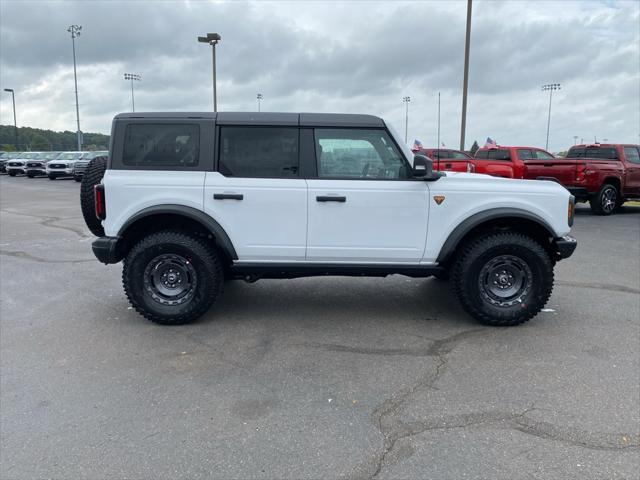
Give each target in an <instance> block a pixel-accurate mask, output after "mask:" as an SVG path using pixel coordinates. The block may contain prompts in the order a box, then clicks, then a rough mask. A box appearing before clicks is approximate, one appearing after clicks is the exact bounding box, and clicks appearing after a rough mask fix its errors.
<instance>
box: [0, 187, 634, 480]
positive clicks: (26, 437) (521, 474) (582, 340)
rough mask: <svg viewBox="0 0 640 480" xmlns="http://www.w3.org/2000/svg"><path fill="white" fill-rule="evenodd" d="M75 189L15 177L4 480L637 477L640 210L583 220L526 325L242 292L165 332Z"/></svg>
mask: <svg viewBox="0 0 640 480" xmlns="http://www.w3.org/2000/svg"><path fill="white" fill-rule="evenodd" d="M78 191H79V189H78V184H77V183H75V182H73V181H65V180H56V181H49V180H48V179H46V178H36V179H27V178H24V177H18V178H9V177H7V176H1V177H0V287H1V304H0V367H1V384H0V386H1V390H0V436H1V439H0V440H1V457H0V478H2V479H13V478H16V479H23V478H41V477H47V478H69V479H78V478H88V479H96V478H124V477H127V478H225V479H226V478H237V479H249V478H265V479H271V478H291V479H294V478H295V479H298V478H374V477H375V478H440V479H449V478H451V479H460V478H496V479H498V478H499V479H520V478H563V479H568V478H576V479H590V478H607V479H613V478H638V471H639V468H640V379H639V373H638V372H640V353H639V352H640V207H626V208H625V209H624V211H623V212H621V213H620V214H617V215H615V216H613V217H607V218H604V217H595V216H592V215H591V214H590V212H589V210H588V208H584V207H580V208H578V211H577V217H576V222H575V226H574V231H573V234H574V236H576V237H577V238H578V241H579V245H578V250H577V251H576V254H575V255H574V257H572V258H571V259H569V260H567V261H564V262H561V263H560V264H559V265H558V267H557V269H556V279H557V281H556V288H555V289H554V294H553V296H552V298H551V301H550V302H549V304H548V305H547V307H548V308H547V311H544V312H542V313H541V314H540V315H538V317H537V318H535V319H534V320H532V321H531V322H529V323H527V324H525V325H524V326H521V327H515V328H506V329H499V328H489V327H483V326H481V325H478V324H476V323H475V322H474V321H473V320H472V319H471V318H470V317H468V316H467V315H466V314H464V313H463V311H462V310H461V309H460V308H459V307H458V305H457V302H456V301H455V299H454V298H453V297H452V295H451V294H450V293H449V289H448V286H447V285H446V284H443V283H441V282H438V281H436V280H432V279H409V278H405V277H401V276H394V277H389V278H386V279H367V278H364V279H359V278H338V277H334V278H316V279H300V280H287V281H273V280H272V281H269V280H262V281H259V282H257V283H255V284H245V283H243V282H230V283H229V284H227V286H226V288H225V290H226V291H225V294H224V295H223V297H222V300H221V301H220V302H219V303H218V304H217V305H216V306H214V308H213V309H212V310H211V311H210V312H209V314H208V315H207V316H206V317H205V318H204V319H202V320H201V321H200V322H198V323H196V324H193V325H188V326H182V327H161V326H158V325H154V324H152V323H150V322H148V321H146V320H144V319H143V318H142V317H140V316H138V315H137V314H136V313H135V312H134V311H133V310H131V309H130V308H129V305H128V303H127V301H126V298H125V296H124V294H123V291H122V287H121V283H120V274H121V266H120V265H113V266H104V265H101V264H99V263H98V262H97V261H96V260H95V258H94V257H93V255H92V253H91V250H90V244H91V241H92V237H91V234H90V233H89V232H88V230H87V229H86V228H85V226H84V223H83V221H82V217H81V214H80V209H79V205H78ZM634 472H635V473H634Z"/></svg>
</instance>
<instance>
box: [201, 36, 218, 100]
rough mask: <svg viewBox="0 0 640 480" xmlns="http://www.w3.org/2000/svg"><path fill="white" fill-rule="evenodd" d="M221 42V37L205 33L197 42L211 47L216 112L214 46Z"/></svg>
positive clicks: (215, 94)
mask: <svg viewBox="0 0 640 480" xmlns="http://www.w3.org/2000/svg"><path fill="white" fill-rule="evenodd" d="M220 40H222V37H221V36H220V35H219V34H217V33H207V36H206V37H198V42H200V43H208V44H209V45H211V47H212V57H211V58H212V60H213V111H214V112H217V111H218V93H217V91H216V44H217V43H218V42H219V41H220Z"/></svg>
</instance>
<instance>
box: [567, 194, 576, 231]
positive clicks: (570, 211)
mask: <svg viewBox="0 0 640 480" xmlns="http://www.w3.org/2000/svg"><path fill="white" fill-rule="evenodd" d="M575 206H576V197H574V196H573V195H571V196H570V197H569V207H568V208H567V223H568V224H569V226H570V227H572V226H573V214H574V210H575Z"/></svg>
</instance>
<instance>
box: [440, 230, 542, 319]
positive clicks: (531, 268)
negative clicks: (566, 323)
mask: <svg viewBox="0 0 640 480" xmlns="http://www.w3.org/2000/svg"><path fill="white" fill-rule="evenodd" d="M501 258H513V259H517V260H519V261H520V262H522V267H523V270H525V271H528V274H529V277H528V278H527V280H526V282H527V283H526V284H525V285H528V289H526V290H524V291H523V293H522V297H520V300H519V301H518V300H514V302H515V303H514V304H512V305H508V306H507V305H498V304H496V303H495V299H493V301H492V298H493V297H491V296H490V295H488V294H487V291H486V288H487V287H486V280H487V278H486V277H485V276H484V275H483V271H484V269H485V268H486V267H487V266H489V265H490V264H491V263H492V262H499V261H500V259H501ZM523 276H524V277H527V275H526V274H524V275H523ZM451 286H452V288H453V291H454V293H455V295H456V296H457V297H458V299H459V301H460V303H461V304H462V307H463V308H464V309H465V310H466V311H467V312H468V313H469V314H470V315H471V316H472V317H474V318H475V319H476V320H478V321H479V322H480V323H483V324H485V325H492V326H514V325H519V324H521V323H524V322H526V321H528V320H530V319H531V318H533V317H534V316H535V315H537V314H538V313H539V312H540V310H542V308H543V307H544V306H545V304H546V303H547V301H548V300H549V297H550V296H551V292H552V290H553V261H552V259H551V258H550V256H549V254H548V253H547V251H546V250H545V249H544V248H543V247H542V245H540V244H539V243H538V242H536V241H535V240H533V239H532V238H530V237H528V236H526V235H523V234H520V233H516V232H496V233H488V234H485V235H482V236H480V237H477V238H475V239H473V240H471V241H470V242H469V243H468V244H466V245H464V246H463V247H462V249H461V250H459V251H458V253H457V258H456V261H455V263H454V264H453V266H452V269H451ZM489 288H495V287H491V286H490V287H489ZM505 303H506V302H505Z"/></svg>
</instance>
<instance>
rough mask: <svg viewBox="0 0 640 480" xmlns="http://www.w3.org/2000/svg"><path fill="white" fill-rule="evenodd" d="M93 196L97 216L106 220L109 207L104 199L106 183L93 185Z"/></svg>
mask: <svg viewBox="0 0 640 480" xmlns="http://www.w3.org/2000/svg"><path fill="white" fill-rule="evenodd" d="M93 198H94V199H95V207H96V217H98V218H99V219H100V220H104V219H105V218H107V208H106V204H105V201H104V185H102V184H101V183H100V184H98V185H95V186H94V187H93Z"/></svg>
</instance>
